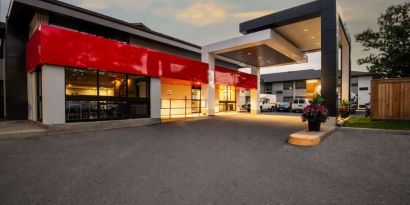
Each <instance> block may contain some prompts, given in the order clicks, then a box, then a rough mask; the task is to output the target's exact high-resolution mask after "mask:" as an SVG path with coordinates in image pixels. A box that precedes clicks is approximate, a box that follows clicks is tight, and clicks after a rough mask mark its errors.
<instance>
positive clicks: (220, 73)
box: [215, 67, 257, 89]
mask: <svg viewBox="0 0 410 205" xmlns="http://www.w3.org/2000/svg"><path fill="white" fill-rule="evenodd" d="M215 84H218V85H231V86H235V87H239V88H244V89H256V85H257V78H256V76H255V75H251V74H247V73H243V72H239V71H236V70H232V69H228V68H222V67H215Z"/></svg>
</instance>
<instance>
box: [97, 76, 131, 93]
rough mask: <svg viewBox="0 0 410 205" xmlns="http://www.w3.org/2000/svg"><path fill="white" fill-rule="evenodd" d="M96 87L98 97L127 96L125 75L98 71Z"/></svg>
mask: <svg viewBox="0 0 410 205" xmlns="http://www.w3.org/2000/svg"><path fill="white" fill-rule="evenodd" d="M98 86H99V91H100V96H116V97H126V96H127V93H126V90H127V76H126V75H125V74H120V73H110V72H101V71H100V72H99V73H98Z"/></svg>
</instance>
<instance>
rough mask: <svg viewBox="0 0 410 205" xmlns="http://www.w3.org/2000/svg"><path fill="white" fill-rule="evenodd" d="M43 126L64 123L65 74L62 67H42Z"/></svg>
mask: <svg viewBox="0 0 410 205" xmlns="http://www.w3.org/2000/svg"><path fill="white" fill-rule="evenodd" d="M41 73H42V83H43V84H42V92H43V95H42V99H43V124H45V125H54V124H64V123H65V76H64V75H65V73H64V67H61V66H52V65H44V66H43V67H42V72H41Z"/></svg>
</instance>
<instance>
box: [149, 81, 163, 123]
mask: <svg viewBox="0 0 410 205" xmlns="http://www.w3.org/2000/svg"><path fill="white" fill-rule="evenodd" d="M150 112H151V118H161V79H159V78H151V79H150Z"/></svg>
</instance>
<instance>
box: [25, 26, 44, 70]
mask: <svg viewBox="0 0 410 205" xmlns="http://www.w3.org/2000/svg"><path fill="white" fill-rule="evenodd" d="M40 37H41V34H40V31H36V32H35V33H34V34H33V35H32V36H31V39H30V41H29V42H28V43H27V53H26V70H27V72H30V71H32V70H34V69H35V68H36V66H37V65H41V64H42V63H41V60H40Z"/></svg>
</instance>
